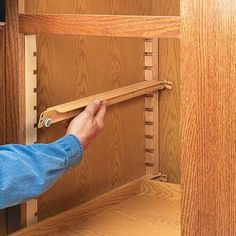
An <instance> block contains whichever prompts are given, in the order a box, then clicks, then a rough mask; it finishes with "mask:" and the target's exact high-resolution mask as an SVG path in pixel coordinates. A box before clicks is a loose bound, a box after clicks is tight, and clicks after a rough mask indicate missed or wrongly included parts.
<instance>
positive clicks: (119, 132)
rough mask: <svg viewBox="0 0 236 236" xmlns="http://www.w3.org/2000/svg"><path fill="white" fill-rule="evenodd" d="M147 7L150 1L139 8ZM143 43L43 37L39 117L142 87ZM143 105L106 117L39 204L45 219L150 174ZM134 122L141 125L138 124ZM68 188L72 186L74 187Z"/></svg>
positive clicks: (32, 4)
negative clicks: (101, 95)
mask: <svg viewBox="0 0 236 236" xmlns="http://www.w3.org/2000/svg"><path fill="white" fill-rule="evenodd" d="M140 2H142V3H144V1H140ZM26 10H27V13H52V14H60V13H71V14H77V13H89V14H95V13H98V12H99V13H103V14H128V13H132V14H136V13H142V12H143V5H142V4H141V3H140V4H137V5H135V6H133V4H130V2H129V1H119V2H117V1H102V2H101V1H100V2H94V1H86V2H85V1H69V2H68V3H67V2H66V3H65V2H64V1H60V2H58V1H55V0H54V1H35V0H34V1H32V0H30V1H26ZM143 52H144V44H143V40H142V39H132V38H129V39H126V38H115V37H114V38H108V37H91V36H86V37H84V36H60V35H55V36H48V35H40V36H39V37H38V86H37V87H38V114H40V113H41V112H42V111H43V110H45V108H47V107H51V106H55V105H58V104H62V103H66V102H69V101H73V100H75V99H78V98H81V97H85V96H89V95H93V94H96V93H100V92H104V91H107V90H110V89H116V88H119V87H122V86H127V85H130V84H133V83H136V82H140V81H144V69H143V68H144V56H143ZM143 110H144V99H143V98H137V99H134V100H132V101H128V102H126V103H125V105H123V104H120V105H115V106H113V107H111V108H110V109H109V111H108V114H107V118H106V128H105V130H104V133H103V134H102V135H101V136H100V137H99V138H98V139H97V140H96V141H95V143H93V145H92V146H91V147H90V149H89V150H88V151H87V152H86V153H85V155H84V158H83V160H82V162H81V164H80V165H79V166H78V167H77V168H76V169H74V170H72V171H70V172H68V173H67V174H66V175H65V176H64V177H63V178H61V179H60V180H59V181H58V182H57V183H56V185H54V186H53V188H52V189H50V190H49V191H48V192H47V193H46V194H44V195H43V196H41V197H40V198H39V199H38V210H39V211H38V218H39V220H42V219H45V218H47V217H49V216H52V215H55V214H56V213H59V212H62V211H64V210H67V209H70V208H72V207H74V206H76V205H78V204H81V203H83V202H86V201H88V200H90V199H93V198H94V197H96V196H98V195H100V194H102V193H104V192H107V191H110V190H111V189H113V188H115V187H118V186H120V185H122V184H125V183H126V182H128V181H130V180H132V179H136V178H138V177H140V176H143V175H144V174H145V138H144V133H145V127H144V126H145V125H144V124H145V122H144V112H143ZM134 117H135V119H134ZM64 132H65V129H64V127H63V125H61V124H56V125H55V126H53V127H50V128H49V129H40V130H38V142H47V143H48V142H51V141H53V140H55V139H56V138H58V137H60V136H62V135H64ZM68 183H70V184H68Z"/></svg>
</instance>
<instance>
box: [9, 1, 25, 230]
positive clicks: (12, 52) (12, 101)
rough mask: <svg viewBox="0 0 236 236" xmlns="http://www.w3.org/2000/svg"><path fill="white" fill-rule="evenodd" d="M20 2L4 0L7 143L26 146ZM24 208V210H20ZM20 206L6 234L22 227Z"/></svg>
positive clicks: (11, 215) (12, 210)
mask: <svg viewBox="0 0 236 236" xmlns="http://www.w3.org/2000/svg"><path fill="white" fill-rule="evenodd" d="M21 3H22V1H19V2H18V1H15V0H9V1H6V26H5V34H6V36H5V46H6V48H5V50H6V54H5V55H6V72H5V73H6V84H5V86H6V90H5V91H6V94H5V97H6V143H20V144H25V98H24V92H25V89H24V71H23V68H24V66H23V64H24V57H23V55H24V53H23V52H24V48H23V44H21V43H20V42H21V40H22V37H19V27H18V9H19V8H21ZM22 208H23V207H22ZM22 208H21V206H15V207H11V208H9V209H7V230H8V232H7V233H11V232H14V231H15V230H17V229H19V228H20V227H21V226H22V225H24V219H23V218H24V216H23V214H22V211H21V209H22Z"/></svg>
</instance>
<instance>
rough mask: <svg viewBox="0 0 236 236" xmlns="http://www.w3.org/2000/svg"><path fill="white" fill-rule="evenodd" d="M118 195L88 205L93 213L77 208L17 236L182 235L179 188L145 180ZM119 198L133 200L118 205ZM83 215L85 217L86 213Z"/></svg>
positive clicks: (128, 187)
mask: <svg viewBox="0 0 236 236" xmlns="http://www.w3.org/2000/svg"><path fill="white" fill-rule="evenodd" d="M132 186H133V187H132ZM132 189H133V190H134V192H133V190H132ZM124 190H125V191H124ZM115 191H116V194H115V195H114V194H112V193H106V194H105V195H104V196H106V198H107V199H106V201H104V199H103V200H102V201H100V203H99V201H97V200H96V199H95V200H93V201H91V203H88V204H87V205H90V206H93V207H92V208H91V209H89V208H88V207H87V208H86V207H83V206H81V207H78V208H75V209H73V210H71V211H68V212H66V213H63V214H61V215H59V216H56V217H54V218H51V219H48V220H45V221H44V222H41V223H39V224H38V225H35V226H32V227H30V228H28V229H25V230H23V231H22V232H19V233H17V234H16V235H17V236H21V235H34V236H36V235H48V234H49V235H117V236H120V235H150V236H154V235H162V236H174V235H176V236H179V235H180V191H179V186H178V185H174V184H166V183H161V182H157V181H144V180H141V181H139V183H138V182H137V181H134V182H132V183H130V184H128V185H127V186H126V187H121V188H120V189H119V190H115ZM113 192H114V191H113ZM118 193H120V194H118ZM130 193H132V194H130ZM134 194H135V195H134ZM119 196H129V197H130V198H129V199H126V200H125V199H123V200H122V198H121V199H120V200H119V201H120V203H119V204H117V203H118V202H117V200H116V199H119ZM101 197H102V196H101ZM101 197H98V199H99V198H101ZM117 197H118V198H117ZM103 198H104V197H103ZM115 202H116V204H115V205H114V203H115ZM101 203H103V208H104V207H105V208H104V210H103V211H102V208H101V205H99V204H101ZM104 204H105V205H104ZM85 205H86V204H85ZM109 205H110V207H109V208H107V206H109ZM81 208H83V209H84V210H85V209H87V210H86V212H87V217H86V218H83V216H82V217H81ZM99 208H100V211H102V212H101V213H98V214H97V210H96V209H99ZM94 210H95V211H94ZM93 211H94V212H93ZM91 212H93V214H92V215H91ZM82 214H83V215H85V211H84V213H82ZM88 216H89V217H88Z"/></svg>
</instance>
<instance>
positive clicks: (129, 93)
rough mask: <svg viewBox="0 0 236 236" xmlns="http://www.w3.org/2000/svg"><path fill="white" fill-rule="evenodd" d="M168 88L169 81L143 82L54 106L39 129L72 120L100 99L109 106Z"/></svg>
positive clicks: (43, 115)
mask: <svg viewBox="0 0 236 236" xmlns="http://www.w3.org/2000/svg"><path fill="white" fill-rule="evenodd" d="M166 86H168V82H167V81H154V80H149V81H143V82H139V83H136V84H132V85H129V86H126V87H122V88H119V89H114V90H110V91H107V92H104V93H100V94H96V95H93V96H89V97H85V98H82V99H79V100H75V101H72V102H69V103H65V104H62V105H58V106H54V107H51V108H48V109H47V110H46V111H45V112H43V113H42V114H41V115H40V119H39V124H38V127H39V128H42V127H44V126H46V127H47V126H49V125H51V124H53V123H57V122H60V121H63V120H66V119H69V118H72V117H74V116H76V115H78V114H79V113H80V112H81V109H82V108H84V107H86V106H87V105H88V104H89V103H91V101H93V100H95V99H99V100H100V101H107V105H113V104H116V103H119V102H123V101H126V100H129V99H132V98H135V97H138V96H142V95H144V94H146V93H151V92H154V91H157V90H160V89H164V88H165V87H166ZM45 124H49V125H45Z"/></svg>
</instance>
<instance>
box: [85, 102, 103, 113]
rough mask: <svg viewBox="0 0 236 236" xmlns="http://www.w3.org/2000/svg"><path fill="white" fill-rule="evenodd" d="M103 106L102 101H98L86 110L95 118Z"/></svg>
mask: <svg viewBox="0 0 236 236" xmlns="http://www.w3.org/2000/svg"><path fill="white" fill-rule="evenodd" d="M101 105H102V103H101V101H100V100H99V99H96V100H94V101H93V102H91V103H90V104H89V105H88V106H87V107H86V108H85V111H86V112H88V113H89V114H90V115H92V116H95V115H96V113H97V112H98V110H99V109H100V107H101Z"/></svg>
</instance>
